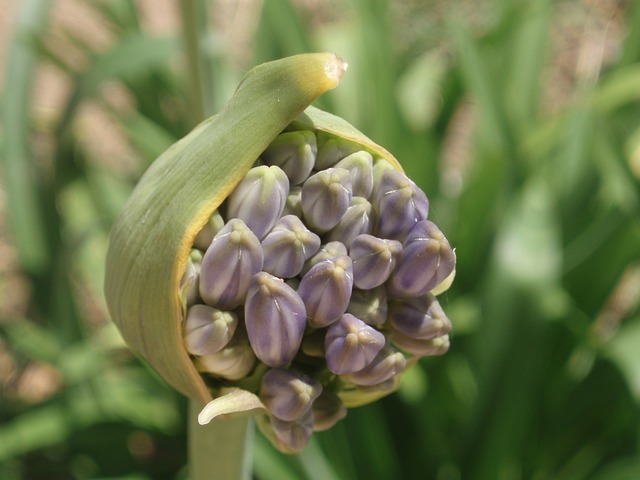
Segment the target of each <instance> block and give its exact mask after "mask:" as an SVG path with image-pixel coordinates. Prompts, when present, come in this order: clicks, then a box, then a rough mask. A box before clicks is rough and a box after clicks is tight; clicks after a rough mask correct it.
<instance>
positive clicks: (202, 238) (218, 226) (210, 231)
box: [193, 210, 224, 252]
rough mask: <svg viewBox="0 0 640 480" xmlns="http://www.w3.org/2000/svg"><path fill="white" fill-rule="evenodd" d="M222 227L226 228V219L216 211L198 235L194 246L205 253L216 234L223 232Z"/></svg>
mask: <svg viewBox="0 0 640 480" xmlns="http://www.w3.org/2000/svg"><path fill="white" fill-rule="evenodd" d="M222 227H224V219H223V218H222V215H220V212H219V211H218V210H216V211H215V212H213V215H211V218H210V219H209V221H208V222H207V223H205V225H204V227H202V229H201V230H200V231H199V232H198V234H197V235H196V238H195V239H194V240H193V246H194V247H195V248H197V249H199V250H202V251H203V252H205V251H206V250H207V248H209V245H211V242H212V241H213V238H214V237H215V236H216V234H217V233H218V232H219V231H220V230H222Z"/></svg>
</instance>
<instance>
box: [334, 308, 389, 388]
mask: <svg viewBox="0 0 640 480" xmlns="http://www.w3.org/2000/svg"><path fill="white" fill-rule="evenodd" d="M384 343H385V338H384V335H383V334H382V333H380V332H379V331H377V330H376V329H374V328H373V327H370V326H369V325H367V324H366V323H364V322H363V321H362V320H360V319H358V318H356V317H354V316H353V315H351V314H350V313H345V314H344V315H342V316H341V317H340V319H339V320H338V321H337V322H335V323H334V324H333V325H331V326H330V327H329V329H328V330H327V335H326V337H325V340H324V349H325V357H326V359H327V367H328V368H329V370H331V371H332V372H333V373H335V374H337V375H341V374H345V373H353V372H357V371H358V370H362V369H363V368H365V367H366V366H367V365H369V364H370V363H371V362H372V361H373V359H374V358H375V356H376V355H377V354H378V352H379V351H380V350H381V349H382V347H384Z"/></svg>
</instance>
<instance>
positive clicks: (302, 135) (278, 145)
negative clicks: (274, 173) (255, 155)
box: [262, 130, 318, 185]
mask: <svg viewBox="0 0 640 480" xmlns="http://www.w3.org/2000/svg"><path fill="white" fill-rule="evenodd" d="M317 152H318V147H317V145H316V136H315V135H314V134H313V132H311V131H308V130H303V131H296V132H285V133H282V134H280V135H278V136H277V137H276V139H275V140H274V141H273V142H271V145H269V147H268V148H267V149H266V150H265V151H264V153H263V154H262V159H263V160H264V162H265V163H266V164H267V165H277V166H278V167H280V168H281V169H282V170H283V171H284V172H285V173H286V174H287V177H289V182H290V183H291V185H298V184H300V183H302V182H304V181H305V180H306V179H307V177H308V176H309V174H310V173H311V170H312V169H313V166H314V164H315V161H316V154H317Z"/></svg>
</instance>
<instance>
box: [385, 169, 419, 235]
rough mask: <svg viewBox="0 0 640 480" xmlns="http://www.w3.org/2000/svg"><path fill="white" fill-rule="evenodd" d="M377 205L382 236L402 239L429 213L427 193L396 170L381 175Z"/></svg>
mask: <svg viewBox="0 0 640 480" xmlns="http://www.w3.org/2000/svg"><path fill="white" fill-rule="evenodd" d="M374 206H375V208H376V210H377V212H378V235H379V236H380V237H382V238H392V239H395V240H400V241H402V240H404V239H405V237H406V236H407V234H408V233H409V231H410V230H411V229H412V228H413V226H414V225H415V224H416V223H417V222H419V221H420V220H424V219H426V218H427V215H428V213H429V201H428V200H427V196H426V195H425V194H424V192H423V191H422V190H420V188H418V186H417V185H416V184H415V183H413V182H412V181H411V180H410V179H409V178H408V177H407V176H406V175H404V174H402V173H400V172H398V171H396V170H389V171H387V172H385V173H384V174H383V175H382V177H381V178H380V183H379V184H378V185H376V198H375V201H374Z"/></svg>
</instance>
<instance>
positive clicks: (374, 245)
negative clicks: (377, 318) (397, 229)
mask: <svg viewBox="0 0 640 480" xmlns="http://www.w3.org/2000/svg"><path fill="white" fill-rule="evenodd" d="M401 252H402V244H401V243H400V242H399V241H397V240H386V239H381V238H377V237H374V236H373V235H368V234H363V235H359V236H358V237H356V238H355V240H354V241H353V243H352V244H351V248H350V249H349V255H350V256H351V258H352V259H353V283H354V285H355V286H356V287H357V288H361V289H363V290H369V289H371V288H375V287H379V286H380V285H382V284H383V283H385V282H386V281H387V279H388V278H389V276H390V275H391V272H393V269H394V268H395V267H396V262H397V261H398V258H399V257H400V253H401Z"/></svg>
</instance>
